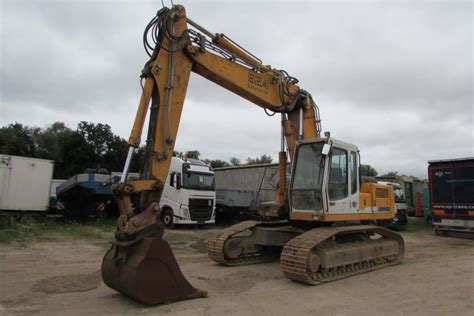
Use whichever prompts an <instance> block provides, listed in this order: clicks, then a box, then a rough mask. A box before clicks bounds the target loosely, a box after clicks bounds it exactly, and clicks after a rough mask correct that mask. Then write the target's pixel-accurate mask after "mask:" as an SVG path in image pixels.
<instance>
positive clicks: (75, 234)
mask: <svg viewBox="0 0 474 316" xmlns="http://www.w3.org/2000/svg"><path fill="white" fill-rule="evenodd" d="M114 229H115V221H114V220H112V219H105V220H95V221H92V220H91V221H81V222H78V221H71V220H64V219H49V218H31V217H21V218H15V217H2V218H0V243H11V242H34V241H41V240H63V239H82V240H93V239H108V238H111V233H112V232H113V231H114Z"/></svg>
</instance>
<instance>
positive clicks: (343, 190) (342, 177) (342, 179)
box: [328, 146, 352, 214]
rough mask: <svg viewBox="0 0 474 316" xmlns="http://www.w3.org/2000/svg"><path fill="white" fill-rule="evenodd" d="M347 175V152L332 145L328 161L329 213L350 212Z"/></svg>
mask: <svg viewBox="0 0 474 316" xmlns="http://www.w3.org/2000/svg"><path fill="white" fill-rule="evenodd" d="M349 176H350V174H349V153H348V151H347V150H345V149H342V148H338V147H335V146H334V147H333V148H332V150H331V157H330V161H329V181H328V198H329V210H328V212H329V214H348V213H351V212H352V211H351V195H350V194H349V192H350V191H349V179H350V178H349Z"/></svg>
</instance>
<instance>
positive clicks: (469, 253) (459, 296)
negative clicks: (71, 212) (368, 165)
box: [0, 228, 474, 315]
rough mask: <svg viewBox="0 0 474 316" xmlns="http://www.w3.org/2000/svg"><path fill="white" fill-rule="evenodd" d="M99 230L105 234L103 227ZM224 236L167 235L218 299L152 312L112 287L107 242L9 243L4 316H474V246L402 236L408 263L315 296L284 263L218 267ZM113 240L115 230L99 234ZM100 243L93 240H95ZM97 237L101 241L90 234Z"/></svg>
mask: <svg viewBox="0 0 474 316" xmlns="http://www.w3.org/2000/svg"><path fill="white" fill-rule="evenodd" d="M97 229H98V228H97ZM215 230H216V228H207V229H183V228H179V229H175V230H169V231H167V232H166V233H165V239H167V240H168V241H169V242H170V244H171V246H172V248H173V250H174V253H175V255H176V257H177V259H178V262H179V263H180V266H181V269H182V270H183V272H184V274H185V276H186V277H187V278H188V280H189V281H190V282H191V284H193V285H194V286H195V287H197V288H201V289H205V290H207V291H208V292H209V297H208V298H205V299H196V300H188V301H181V302H177V303H173V304H169V305H159V306H152V307H149V306H144V305H141V304H138V303H135V302H134V301H132V300H130V299H128V298H126V297H124V296H122V295H120V294H119V293H117V292H115V291H113V290H111V289H109V288H108V287H106V286H105V285H104V284H103V283H102V280H101V276H100V264H101V260H102V256H103V255H104V253H105V252H106V250H107V249H108V242H107V239H106V238H103V237H102V238H97V239H94V238H87V239H78V238H77V237H71V236H70V235H68V236H66V237H60V236H57V235H54V234H53V235H52V237H51V238H39V239H37V240H33V241H31V240H30V241H20V242H16V241H13V242H9V243H2V244H0V284H1V286H0V315H29V314H43V315H65V314H67V315H98V314H101V315H106V314H108V315H116V314H130V315H136V314H145V315H146V314H157V313H159V314H173V315H227V314H239V315H256V314H260V315H268V314H273V315H282V314H287V315H297V314H351V315H381V314H398V315H400V314H425V315H446V314H450V315H468V314H472V313H473V311H474V302H473V297H474V241H473V240H469V239H461V238H454V237H438V236H435V235H434V233H433V232H432V231H431V230H430V229H426V228H422V229H408V230H407V231H406V232H402V235H403V237H404V239H405V242H406V254H405V259H404V261H403V263H402V264H400V265H397V266H393V267H388V268H385V269H381V270H377V271H374V272H370V273H367V274H361V275H358V276H353V277H351V278H347V279H343V280H339V281H336V282H332V283H327V284H324V285H320V286H316V287H312V286H306V285H303V284H298V283H295V282H291V281H289V280H288V279H286V278H285V277H284V276H283V274H282V273H281V271H280V268H279V264H278V262H274V263H267V264H260V265H249V266H240V267H223V266H219V265H217V264H215V263H213V262H211V261H210V259H208V257H207V255H206V252H205V248H206V246H205V245H206V242H205V241H206V239H207V238H208V236H209V235H210V234H211V233H212V232H214V231H215ZM102 234H105V235H106V237H107V236H110V238H112V236H113V233H112V231H111V230H109V231H108V232H107V231H105V232H104V230H103V229H101V230H99V233H98V236H101V235H102ZM92 236H93V235H92ZM89 237H91V235H89Z"/></svg>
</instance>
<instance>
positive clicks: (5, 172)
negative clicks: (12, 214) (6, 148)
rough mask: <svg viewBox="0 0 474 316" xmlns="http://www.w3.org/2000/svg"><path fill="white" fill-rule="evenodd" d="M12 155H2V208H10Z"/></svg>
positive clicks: (0, 163) (0, 159) (0, 207)
mask: <svg viewBox="0 0 474 316" xmlns="http://www.w3.org/2000/svg"><path fill="white" fill-rule="evenodd" d="M10 159H11V158H10V156H5V155H1V156H0V210H4V209H8V207H7V206H8V187H9V186H10V184H9V182H10V173H11V168H10Z"/></svg>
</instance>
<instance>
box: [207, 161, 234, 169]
mask: <svg viewBox="0 0 474 316" xmlns="http://www.w3.org/2000/svg"><path fill="white" fill-rule="evenodd" d="M210 162H211V167H212V168H223V167H230V164H229V163H228V162H227V161H224V160H220V159H216V160H210Z"/></svg>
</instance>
